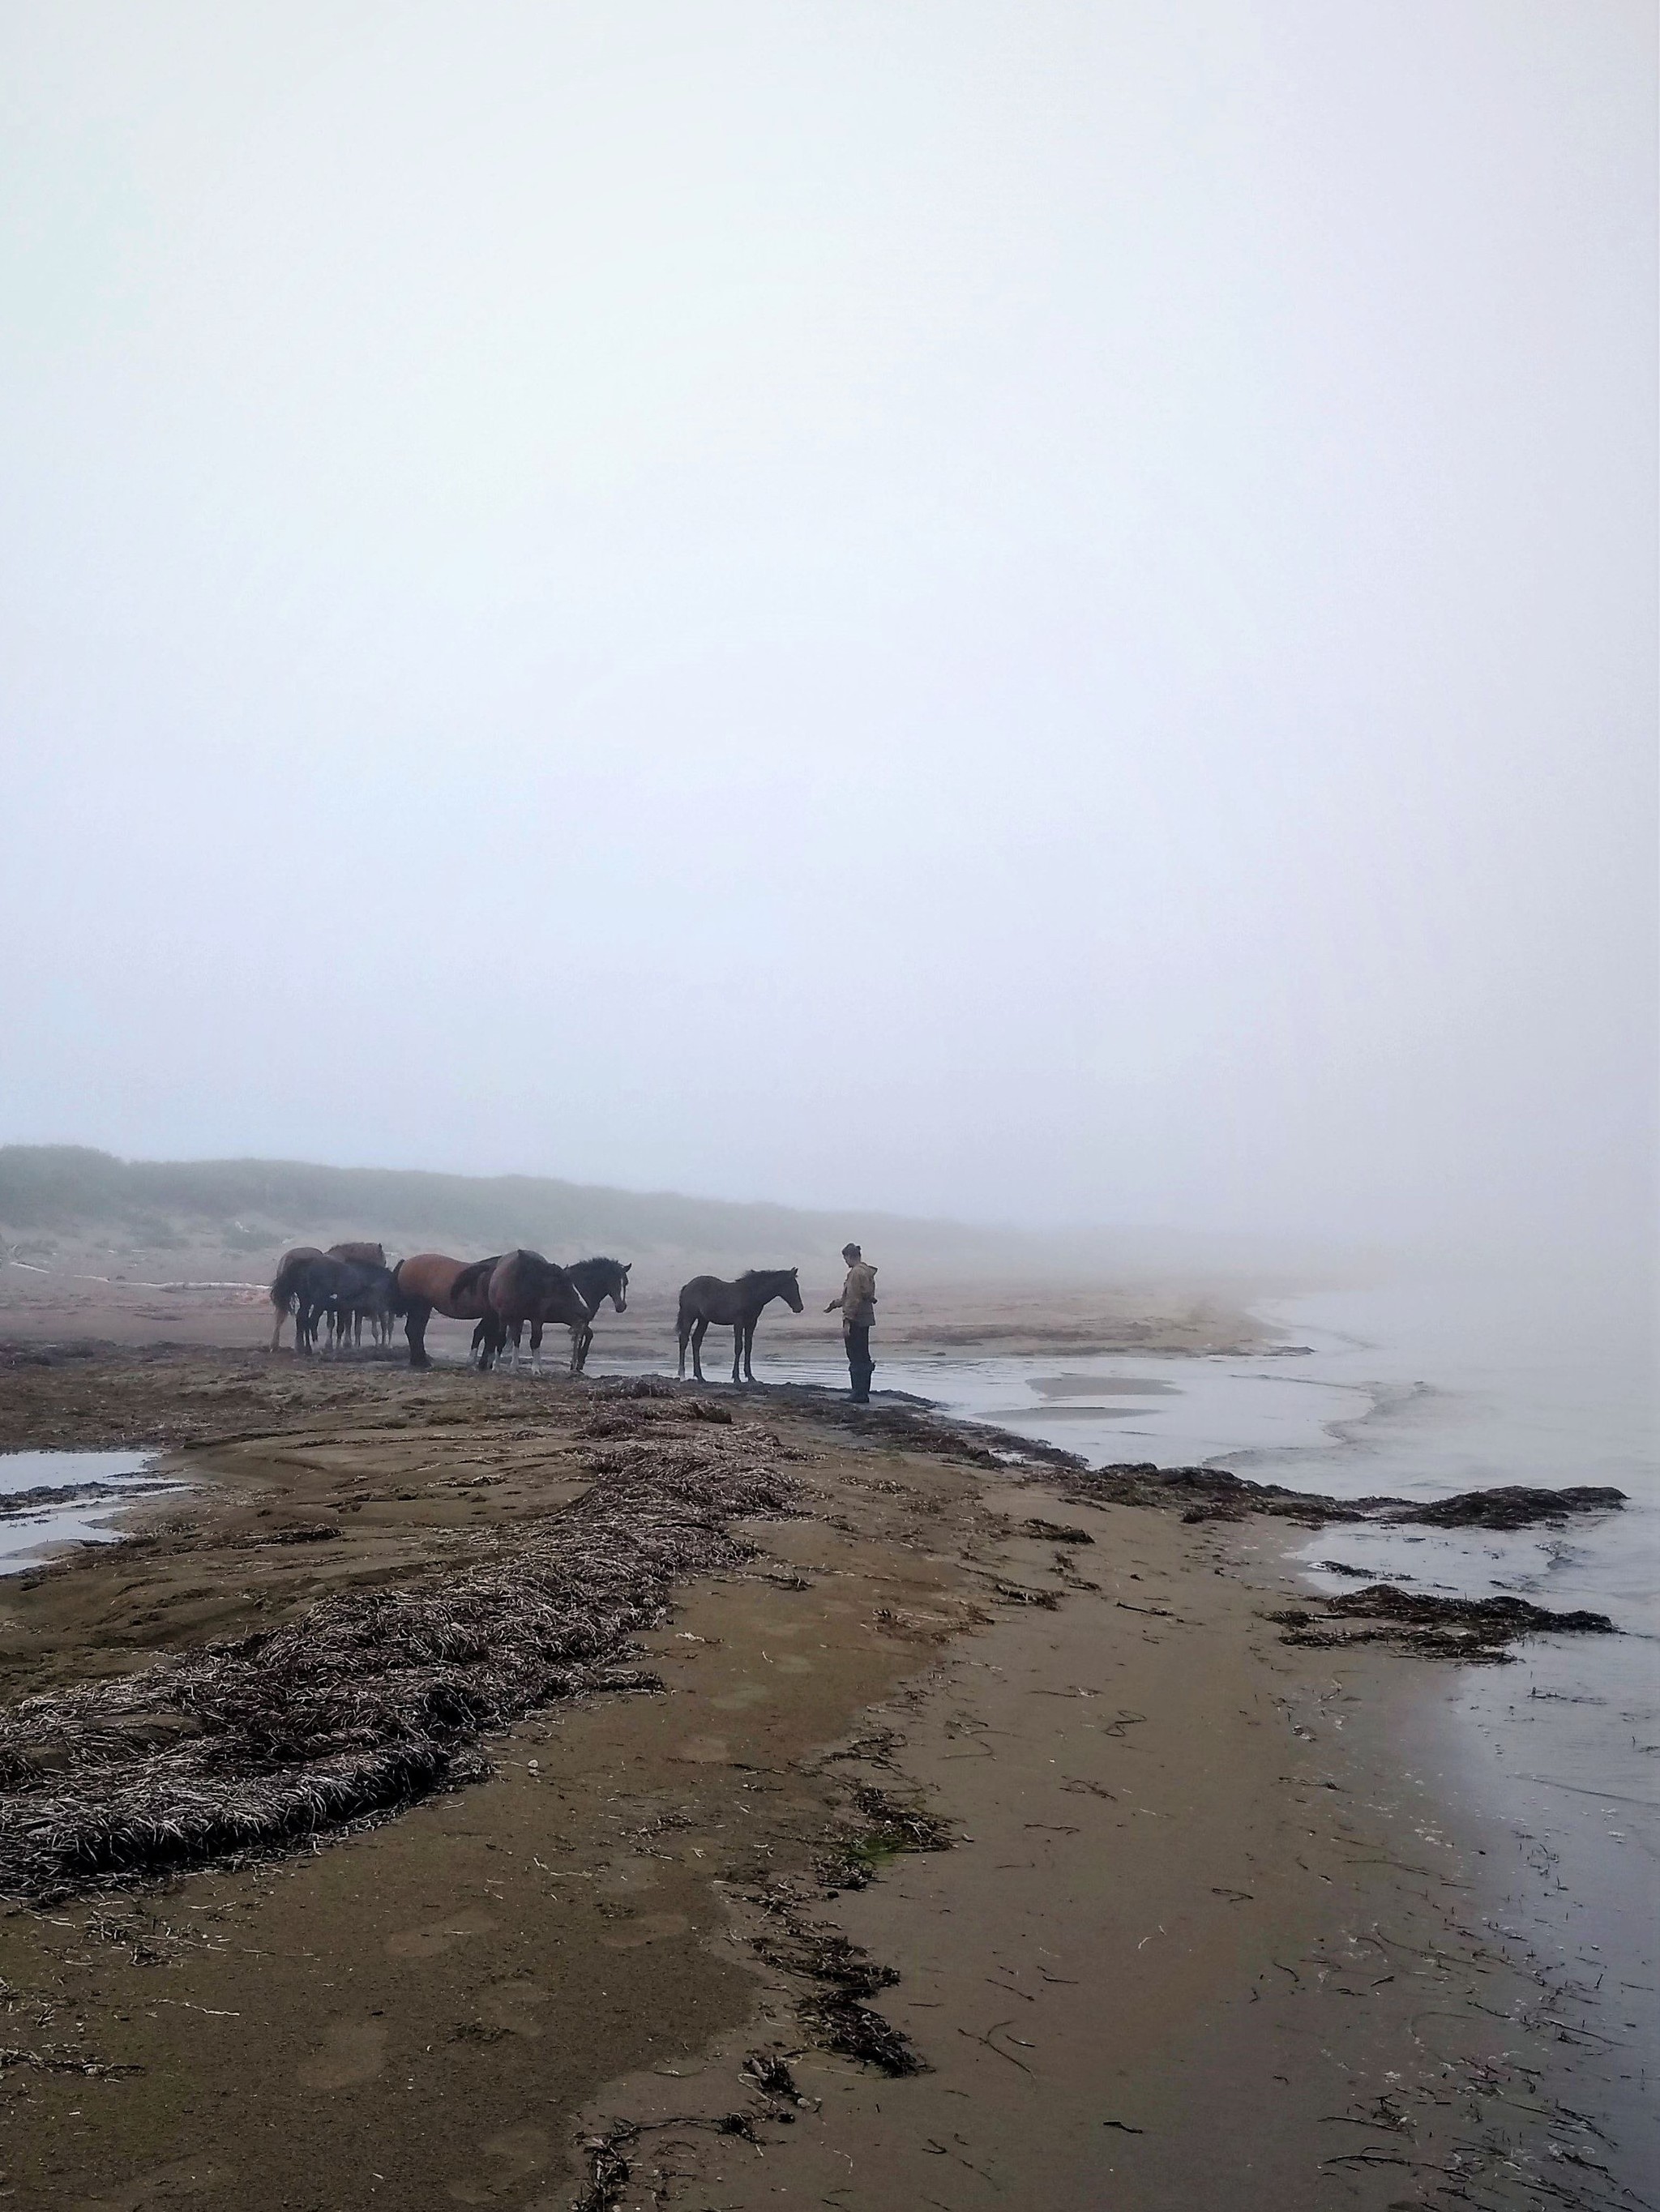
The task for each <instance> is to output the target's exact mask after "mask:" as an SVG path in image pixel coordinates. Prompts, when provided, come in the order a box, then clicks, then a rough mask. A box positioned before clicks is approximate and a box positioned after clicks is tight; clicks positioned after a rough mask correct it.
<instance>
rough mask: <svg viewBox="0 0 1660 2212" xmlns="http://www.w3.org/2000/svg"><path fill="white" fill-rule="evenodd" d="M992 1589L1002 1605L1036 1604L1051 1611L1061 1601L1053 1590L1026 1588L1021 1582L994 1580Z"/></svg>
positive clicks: (1046, 1611)
mask: <svg viewBox="0 0 1660 2212" xmlns="http://www.w3.org/2000/svg"><path fill="white" fill-rule="evenodd" d="M992 1589H993V1592H994V1595H996V1596H997V1597H998V1598H999V1599H1000V1601H1001V1602H1002V1603H1003V1604H1004V1605H1036V1606H1041V1607H1043V1611H1044V1612H1045V1613H1053V1612H1054V1611H1055V1607H1057V1606H1058V1605H1059V1604H1060V1602H1061V1600H1060V1596H1059V1595H1058V1593H1057V1592H1055V1590H1044V1589H1026V1588H1025V1584H1024V1583H1006V1582H994V1583H992Z"/></svg>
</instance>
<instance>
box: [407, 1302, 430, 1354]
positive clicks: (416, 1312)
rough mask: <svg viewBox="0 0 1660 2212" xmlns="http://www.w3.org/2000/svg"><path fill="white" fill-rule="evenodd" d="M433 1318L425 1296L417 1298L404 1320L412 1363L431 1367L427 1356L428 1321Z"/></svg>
mask: <svg viewBox="0 0 1660 2212" xmlns="http://www.w3.org/2000/svg"><path fill="white" fill-rule="evenodd" d="M431 1319H432V1308H431V1307H430V1306H429V1304H427V1302H426V1300H425V1299H424V1298H417V1299H415V1300H414V1301H413V1302H412V1304H410V1310H409V1314H408V1316H407V1318H406V1319H405V1321H404V1335H405V1336H406V1337H408V1339H409V1340H410V1366H411V1367H430V1366H431V1365H432V1362H431V1360H430V1359H429V1358H428V1357H427V1323H428V1322H429V1321H430V1320H431Z"/></svg>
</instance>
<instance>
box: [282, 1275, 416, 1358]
mask: <svg viewBox="0 0 1660 2212" xmlns="http://www.w3.org/2000/svg"><path fill="white" fill-rule="evenodd" d="M285 1283H286V1287H287V1290H288V1293H289V1299H290V1302H291V1303H292V1304H293V1308H294V1348H295V1351H296V1352H311V1351H314V1350H315V1348H316V1345H317V1325H318V1323H319V1322H320V1321H321V1320H323V1319H324V1317H325V1316H326V1317H327V1320H328V1325H329V1350H330V1351H331V1352H339V1351H341V1350H342V1349H344V1346H346V1345H347V1344H348V1343H349V1342H350V1340H351V1336H352V1329H353V1324H354V1322H359V1321H361V1319H362V1316H364V1315H366V1314H368V1315H372V1316H375V1317H376V1318H377V1319H378V1318H379V1317H380V1316H388V1317H389V1316H391V1313H392V1276H391V1273H389V1272H388V1270H387V1269H386V1268H385V1267H364V1266H362V1265H361V1264H360V1263H359V1262H358V1261H356V1260H331V1259H330V1258H329V1257H328V1255H326V1253H321V1252H319V1254H318V1255H317V1257H316V1258H315V1259H314V1260H300V1261H296V1262H295V1263H294V1264H292V1265H291V1266H290V1267H289V1269H288V1273H287V1275H286V1278H285Z"/></svg>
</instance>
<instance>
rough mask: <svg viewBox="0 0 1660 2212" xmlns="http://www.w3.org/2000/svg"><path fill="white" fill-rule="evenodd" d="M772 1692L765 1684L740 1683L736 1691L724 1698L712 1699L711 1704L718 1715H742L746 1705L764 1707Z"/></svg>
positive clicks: (729, 1691) (730, 1692)
mask: <svg viewBox="0 0 1660 2212" xmlns="http://www.w3.org/2000/svg"><path fill="white" fill-rule="evenodd" d="M771 1694H772V1692H770V1691H769V1689H768V1687H767V1686H766V1684H765V1683H764V1682H740V1683H739V1685H738V1687H737V1688H736V1689H735V1690H728V1691H727V1693H726V1695H725V1696H724V1697H720V1698H711V1699H709V1703H710V1704H711V1705H713V1706H714V1710H715V1711H716V1712H718V1713H741V1712H742V1711H743V1710H744V1708H745V1705H765V1703H766V1701H767V1699H769V1697H770V1696H771Z"/></svg>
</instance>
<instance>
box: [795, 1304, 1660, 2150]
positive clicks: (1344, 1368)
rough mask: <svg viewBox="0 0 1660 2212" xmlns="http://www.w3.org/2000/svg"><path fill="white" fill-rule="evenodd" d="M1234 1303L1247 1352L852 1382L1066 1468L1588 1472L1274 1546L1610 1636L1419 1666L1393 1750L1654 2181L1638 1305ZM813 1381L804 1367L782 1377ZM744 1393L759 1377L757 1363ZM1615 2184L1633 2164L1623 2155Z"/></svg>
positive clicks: (1437, 1488)
mask: <svg viewBox="0 0 1660 2212" xmlns="http://www.w3.org/2000/svg"><path fill="white" fill-rule="evenodd" d="M1259 1310H1260V1311H1261V1312H1262V1315H1263V1317H1264V1318H1266V1319H1268V1320H1271V1321H1272V1322H1274V1323H1275V1324H1276V1326H1277V1327H1278V1328H1280V1329H1281V1330H1282V1331H1283V1332H1284V1340H1285V1344H1286V1346H1287V1347H1290V1346H1300V1347H1304V1349H1301V1350H1298V1351H1292V1350H1290V1349H1289V1348H1287V1349H1284V1350H1281V1351H1280V1352H1277V1353H1276V1354H1275V1355H1274V1356H1272V1357H1268V1358H1262V1357H1261V1356H1256V1357H1250V1358H1234V1357H1231V1356H1222V1357H1217V1358H1190V1357H1179V1356H1158V1357H1147V1356H1132V1355H1128V1354H1125V1355H1113V1356H1110V1357H1092V1358H1056V1357H1055V1356H1054V1355H1053V1354H1049V1355H1044V1356H1039V1357H1033V1358H1002V1357H994V1358H960V1357H954V1356H952V1357H940V1358H928V1357H921V1358H917V1357H902V1358H893V1359H891V1360H887V1361H885V1362H883V1363H882V1364H880V1365H879V1369H878V1374H877V1382H878V1385H879V1387H885V1388H887V1389H902V1390H909V1391H914V1392H915V1393H917V1394H918V1395H921V1396H925V1397H927V1398H930V1399H933V1401H936V1402H937V1403H938V1404H939V1405H940V1406H942V1407H945V1408H946V1409H947V1410H949V1411H951V1412H953V1413H961V1414H964V1415H969V1416H972V1417H975V1418H977V1419H985V1420H990V1421H995V1422H997V1423H999V1424H1000V1425H1003V1426H1005V1427H1007V1428H1011V1429H1013V1430H1015V1431H1018V1432H1019V1433H1020V1434H1022V1435H1026V1436H1032V1437H1043V1438H1044V1439H1045V1440H1047V1441H1048V1442H1050V1443H1058V1444H1061V1445H1064V1446H1065V1447H1066V1448H1067V1449H1068V1450H1071V1451H1075V1452H1078V1453H1079V1454H1080V1455H1083V1456H1084V1457H1085V1458H1086V1459H1088V1460H1089V1461H1090V1462H1091V1463H1092V1464H1096V1465H1098V1464H1101V1463H1102V1462H1111V1461H1123V1460H1150V1461H1152V1462H1155V1463H1156V1464H1158V1465H1160V1466H1166V1467H1170V1466H1180V1465H1184V1464H1194V1463H1201V1462H1213V1463H1215V1464H1217V1465H1219V1466H1225V1467H1228V1468H1231V1469H1232V1470H1233V1471H1234V1473H1236V1474H1241V1475H1244V1476H1248V1477H1250V1479H1252V1480H1256V1481H1271V1482H1279V1483H1284V1484H1286V1485H1287V1486H1290V1487H1292V1488H1295V1489H1300V1490H1312V1491H1321V1492H1327V1493H1328V1494H1329V1495H1332V1496H1335V1497H1348V1498H1358V1497H1364V1496H1366V1495H1368V1494H1372V1493H1377V1492H1387V1493H1391V1494H1394V1495H1396V1496H1403V1497H1408V1498H1414V1497H1416V1498H1426V1499H1427V1498H1437V1497H1445V1496H1447V1495H1448V1494H1450V1492H1454V1491H1459V1490H1473V1489H1481V1488H1487V1487H1491V1486H1496V1485H1499V1484H1505V1483H1528V1484H1534V1485H1540V1486H1549V1487H1551V1488H1557V1487H1562V1486H1568V1485H1572V1484H1599V1485H1601V1484H1611V1485H1613V1486H1615V1487H1617V1488H1619V1489H1621V1490H1623V1491H1625V1492H1627V1497H1628V1500H1629V1503H1628V1504H1627V1506H1626V1507H1625V1508H1624V1509H1623V1510H1621V1511H1619V1512H1614V1513H1609V1514H1608V1515H1604V1516H1596V1518H1594V1519H1590V1520H1587V1521H1584V1522H1571V1523H1569V1524H1568V1525H1567V1526H1566V1528H1563V1529H1560V1530H1557V1529H1536V1530H1533V1531H1530V1532H1525V1533H1519V1534H1513V1535H1505V1534H1493V1533H1490V1532H1487V1531H1483V1530H1479V1529H1477V1530H1449V1531H1438V1530H1422V1529H1411V1528H1404V1529H1382V1528H1378V1529H1365V1528H1350V1527H1344V1526H1339V1527H1334V1528H1327V1529H1323V1530H1321V1531H1318V1532H1316V1534H1314V1535H1312V1536H1311V1537H1309V1538H1308V1539H1307V1540H1306V1541H1304V1540H1302V1539H1300V1538H1299V1539H1298V1540H1297V1542H1296V1546H1295V1549H1294V1551H1293V1553H1292V1557H1293V1559H1295V1560H1296V1561H1297V1562H1298V1564H1299V1565H1301V1567H1302V1569H1303V1571H1304V1573H1305V1574H1306V1575H1307V1576H1308V1577H1309V1579H1310V1582H1311V1583H1313V1584H1314V1586H1315V1587H1316V1588H1323V1589H1334V1590H1335V1589H1342V1588H1345V1587H1351V1586H1353V1577H1347V1576H1339V1575H1337V1574H1335V1573H1332V1572H1331V1571H1329V1570H1328V1569H1327V1568H1326V1567H1324V1566H1323V1564H1322V1563H1323V1562H1325V1561H1336V1562H1339V1563H1341V1564H1342V1565H1348V1566H1351V1567H1358V1568H1361V1569H1364V1571H1365V1574H1366V1575H1367V1577H1371V1578H1373V1579H1379V1580H1383V1579H1387V1580H1390V1581H1395V1582H1400V1583H1408V1584H1410V1585H1411V1586H1414V1587H1416V1588H1420V1589H1426V1590H1430V1591H1437V1592H1442V1593H1445V1594H1449V1595H1472V1596H1481V1595H1487V1594H1490V1593H1492V1592H1495V1591H1513V1592H1516V1593H1517V1594H1520V1595H1527V1596H1529V1597H1531V1598H1532V1599H1534V1601H1535V1602H1537V1603H1539V1604H1541V1605H1545V1606H1548V1607H1552V1608H1553V1609H1562V1610H1566V1609H1568V1608H1570V1607H1590V1608H1592V1609H1593V1610H1595V1611H1597V1612H1601V1613H1608V1614H1609V1615H1610V1616H1611V1617H1612V1618H1613V1620H1614V1622H1615V1624H1616V1626H1618V1627H1619V1628H1620V1631H1621V1632H1622V1633H1621V1634H1620V1636H1618V1637H1607V1636H1590V1637H1570V1636H1561V1637H1550V1636H1545V1637H1539V1638H1531V1639H1529V1641H1527V1642H1526V1643H1524V1644H1522V1645H1521V1646H1519V1647H1518V1650H1517V1663H1515V1664H1512V1665H1510V1666H1502V1667H1482V1668H1462V1669H1460V1670H1458V1671H1457V1672H1456V1673H1455V1674H1452V1675H1451V1676H1450V1678H1443V1685H1444V1696H1445V1705H1444V1708H1443V1709H1438V1712H1437V1714H1436V1717H1435V1720H1434V1723H1433V1725H1430V1726H1426V1730H1425V1732H1424V1735H1423V1738H1422V1740H1421V1741H1415V1742H1414V1744H1412V1745H1411V1746H1410V1747H1407V1755H1408V1756H1410V1757H1411V1758H1412V1759H1414V1761H1418V1762H1421V1763H1422V1764H1423V1765H1424V1766H1425V1767H1426V1769H1428V1770H1430V1771H1432V1772H1433V1774H1434V1777H1435V1779H1436V1781H1437V1784H1438V1786H1439V1787H1440V1788H1441V1790H1443V1791H1444V1793H1445V1794H1446V1795H1447V1796H1450V1797H1452V1798H1456V1799H1458V1800H1461V1801H1462V1802H1463V1804H1464V1805H1465V1807H1466V1808H1467V1810H1468V1813H1469V1814H1470V1816H1471V1820H1472V1822H1473V1823H1474V1824H1475V1825H1476V1826H1481V1829H1482V1832H1491V1834H1492V1836H1493V1842H1492V1844H1491V1846H1490V1848H1489V1850H1488V1853H1487V1857H1488V1862H1489V1867H1490V1872H1491V1878H1492V1881H1493V1894H1492V1898H1491V1899H1490V1905H1491V1911H1492V1912H1493V1919H1494V1924H1495V1927H1496V1928H1497V1929H1500V1930H1501V1931H1503V1933H1504V1934H1505V1936H1506V1938H1507V1940H1508V1942H1510V1944H1511V1947H1512V1948H1521V1949H1523V1950H1524V1951H1528V1952H1530V1953H1531V1954H1532V1955H1533V1956H1534V1958H1535V1960H1536V1962H1537V1964H1538V1966H1539V1967H1540V1969H1541V1971H1543V1972H1546V1973H1547V1974H1548V1976H1549V1977H1550V1978H1551V1979H1552V1980H1553V1981H1554V1982H1556V1983H1558V1984H1572V1985H1576V1986H1578V1987H1581V1988H1584V1989H1587V1990H1596V1991H1597V1992H1598V1993H1599V1999H1600V2005H1601V2015H1602V2027H1603V2029H1604V2031H1605V2032H1606V2033H1607V2035H1608V2039H1609V2041H1610V2043H1611V2044H1613V2045H1616V2046H1617V2047H1618V2049H1619V2050H1620V2051H1622V2052H1627V2053H1629V2057H1630V2064H1631V2073H1630V2079H1629V2086H1630V2088H1631V2099H1630V2102H1629V2104H1628V2106H1627V2109H1626V2110H1625V2112H1623V2114H1622V2115H1621V2119H1620V2132H1621V2135H1622V2136H1623V2138H1624V2142H1625V2145H1626V2150H1627V2154H1628V2155H1629V2154H1632V2153H1633V2149H1634V2147H1635V2145H1636V2143H1637V2142H1638V2140H1639V2136H1640V2134H1641V2131H1642V2130H1643V2129H1644V2128H1645V2127H1646V2128H1647V2129H1648V2130H1650V2131H1651V2132H1650V2134H1649V2136H1648V2144H1649V2148H1648V2149H1647V2151H1646V2153H1643V2152H1641V2151H1638V2152H1637V2153H1636V2155H1637V2156H1638V2158H1639V2160H1640V2159H1641V2158H1642V2157H1643V2156H1644V2155H1646V2156H1647V2157H1649V2158H1651V2159H1652V2160H1654V2162H1655V2164H1656V2165H1657V2166H1660V2135H1657V2133H1656V2132H1655V2130H1656V2122H1655V2109H1656V2108H1655V2102H1654V2100H1653V2098H1652V2094H1651V2085H1652V2082H1653V2080H1654V2075H1655V2072H1656V2069H1657V2066H1660V1449H1657V1415H1656V1407H1657V1395H1656V1376H1655V1364H1654V1361H1655V1353H1654V1346H1653V1342H1652V1338H1651V1333H1650V1331H1649V1329H1648V1327H1647V1316H1646V1315H1645V1313H1643V1312H1642V1311H1640V1310H1636V1311H1634V1310H1632V1309H1631V1308H1629V1307H1626V1308H1621V1307H1620V1306H1619V1305H1618V1304H1616V1303H1615V1302H1614V1301H1613V1300H1611V1299H1604V1298H1602V1297H1599V1296H1597V1295H1596V1293H1595V1292H1594V1291H1585V1292H1584V1293H1583V1294H1582V1295H1581V1296H1579V1297H1572V1298H1571V1297H1566V1295H1564V1294H1563V1291H1562V1288H1561V1286H1560V1285H1552V1286H1550V1288H1549V1291H1543V1290H1541V1289H1539V1288H1537V1287H1535V1286H1532V1285H1517V1283H1515V1282H1509V1281H1507V1282H1501V1283H1500V1282H1493V1281H1484V1280H1480V1279H1467V1280H1465V1281H1462V1282H1459V1283H1452V1284H1448V1283H1443V1284H1438V1285H1397V1286H1395V1287H1394V1288H1391V1289H1389V1290H1379V1291H1366V1292H1358V1291H1357V1292H1348V1293H1343V1294H1327V1295H1323V1296H1320V1297H1301V1298H1297V1299H1294V1300H1286V1301H1284V1302H1280V1303H1276V1304H1272V1305H1267V1306H1264V1307H1262V1308H1261V1309H1259ZM783 1371H787V1373H789V1374H790V1375H791V1376H800V1378H801V1379H803V1380H812V1381H815V1382H818V1381H830V1382H836V1383H840V1382H841V1381H842V1379H843V1374H844V1370H842V1371H839V1372H838V1370H836V1368H835V1367H834V1366H833V1365H832V1364H830V1363H829V1362H827V1361H814V1362H812V1363H801V1364H796V1365H792V1366H791V1367H790V1368H788V1369H787V1370H783ZM767 1379H768V1380H774V1379H781V1369H780V1368H775V1367H774V1365H773V1364H772V1362H771V1361H770V1360H769V1362H768V1372H767ZM1636 2170H1640V2165H1639V2167H1638V2169H1636Z"/></svg>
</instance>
